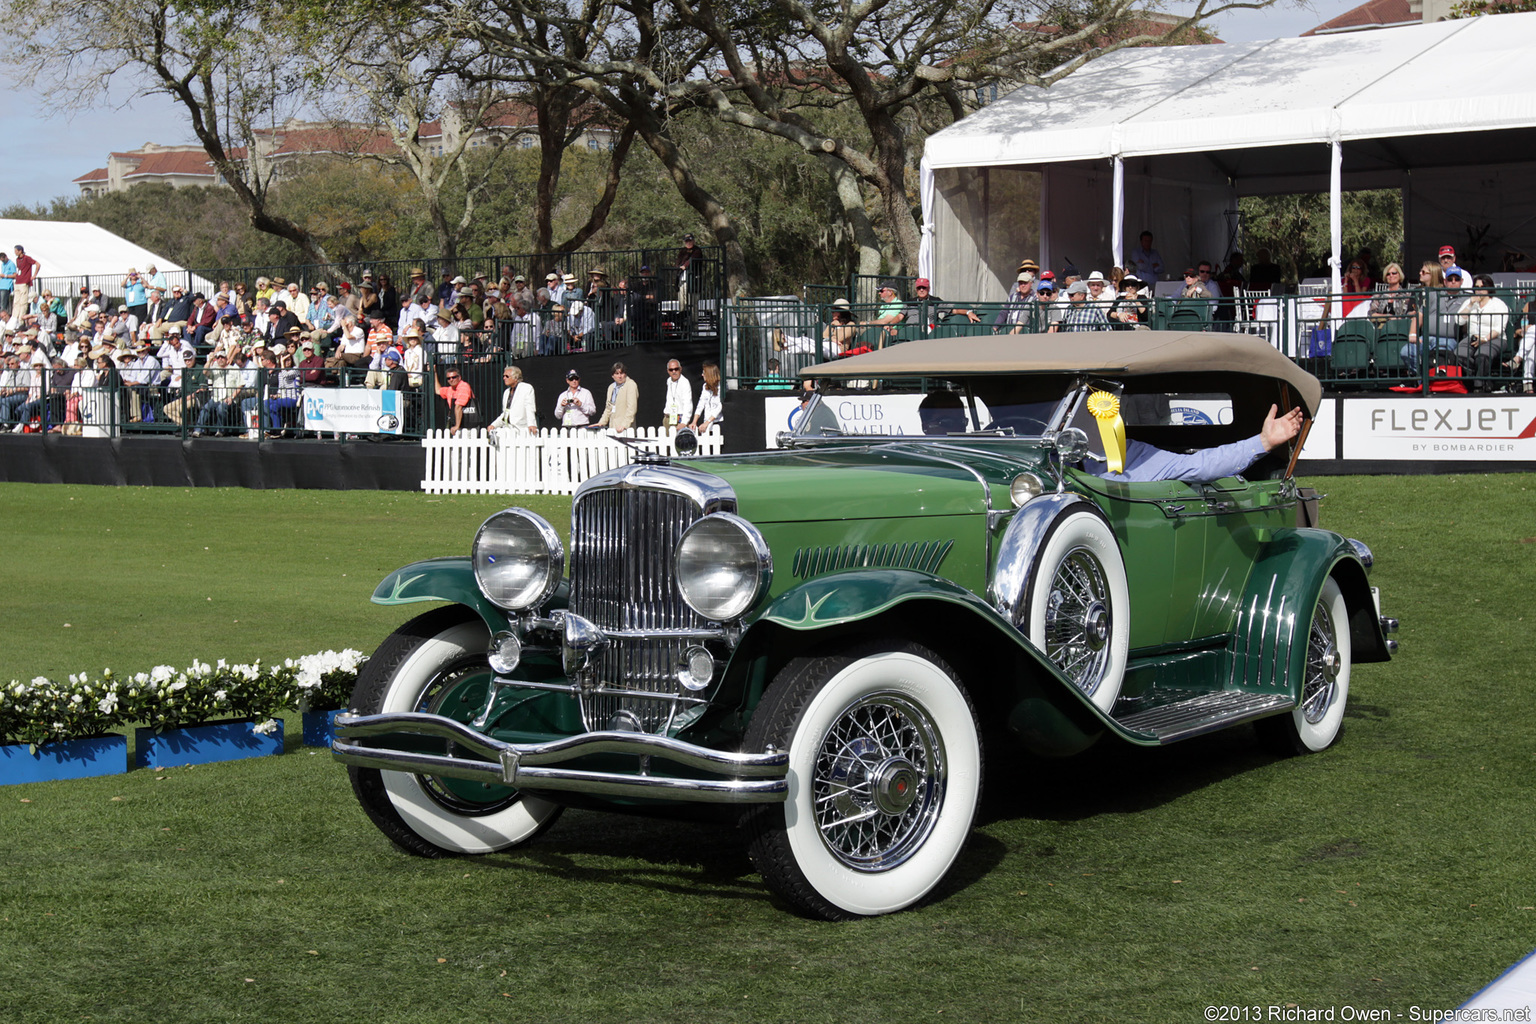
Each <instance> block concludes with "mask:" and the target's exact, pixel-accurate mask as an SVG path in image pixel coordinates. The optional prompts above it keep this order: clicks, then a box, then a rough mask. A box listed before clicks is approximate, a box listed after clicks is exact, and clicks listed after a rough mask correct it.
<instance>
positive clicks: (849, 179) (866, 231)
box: [819, 153, 880, 277]
mask: <svg viewBox="0 0 1536 1024" xmlns="http://www.w3.org/2000/svg"><path fill="white" fill-rule="evenodd" d="M819 159H820V161H821V165H822V166H823V167H825V168H826V169H827V173H828V174H829V175H831V176H832V182H833V184H834V185H836V186H837V198H838V202H839V203H841V204H842V208H843V216H844V217H845V218H846V219H847V221H848V225H849V227H851V228H852V229H853V246H854V253H855V268H856V270H855V272H856V273H858V274H860V275H862V276H865V277H874V276H875V275H877V274H879V273H880V236H879V235H877V234H875V225H874V222H873V221H871V220H870V219H869V211H868V210H867V209H865V208H864V191H863V189H861V188H859V176H858V175H857V174H854V173H853V170H852V169H851V168H850V167H849V166H848V165H847V164H845V163H843V161H841V160H839V159H838V158H837V157H835V156H833V155H832V154H830V153H826V154H822V155H821V156H820V157H819Z"/></svg>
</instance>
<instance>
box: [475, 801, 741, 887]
mask: <svg viewBox="0 0 1536 1024" xmlns="http://www.w3.org/2000/svg"><path fill="white" fill-rule="evenodd" d="M480 863H482V864H484V865H485V866H486V867H496V868H501V869H504V870H509V871H526V872H531V873H534V874H545V875H556V876H559V877H560V878H563V879H571V880H574V881H579V882H592V883H602V884H607V885H614V884H620V885H633V886H637V887H640V888H645V889H650V890H653V891H656V892H665V893H675V894H679V895H692V896H710V897H714V898H723V899H753V900H763V899H767V898H768V890H767V889H766V888H765V887H764V885H763V883H762V880H761V879H760V878H759V877H758V876H757V872H756V870H755V869H754V868H753V867H752V862H751V860H749V859H748V857H747V845H746V839H745V837H744V836H743V835H742V834H741V833H740V832H739V831H738V830H737V829H736V828H735V826H733V825H732V824H730V823H728V822H714V821H689V820H686V819H683V820H680V819H677V818H649V817H640V816H637V815H632V814H608V813H604V812H600V811H582V810H568V811H566V812H565V814H564V815H563V816H562V817H561V819H560V821H559V822H558V823H557V824H556V825H555V827H554V828H552V829H551V830H550V831H549V832H548V833H546V834H545V835H544V836H543V837H541V838H540V839H538V840H537V841H535V842H534V843H532V844H530V845H528V846H526V847H523V848H521V849H519V850H517V851H516V852H514V853H509V854H507V855H504V856H498V857H488V858H485V859H484V860H483V861H480Z"/></svg>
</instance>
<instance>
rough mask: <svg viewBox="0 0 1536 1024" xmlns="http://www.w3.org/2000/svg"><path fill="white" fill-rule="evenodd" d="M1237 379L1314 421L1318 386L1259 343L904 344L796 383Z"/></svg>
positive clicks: (1062, 339)
mask: <svg viewBox="0 0 1536 1024" xmlns="http://www.w3.org/2000/svg"><path fill="white" fill-rule="evenodd" d="M1074 372H1080V373H1092V374H1102V375H1104V376H1106V377H1143V376H1147V375H1150V374H1160V373H1198V372H1216V373H1242V374H1249V375H1252V376H1257V377H1269V378H1272V379H1276V380H1282V381H1285V382H1286V383H1287V384H1289V385H1291V387H1292V388H1294V389H1295V390H1296V392H1297V394H1298V396H1299V397H1300V398H1301V400H1302V402H1304V403H1305V404H1306V407H1307V412H1308V413H1309V414H1315V413H1316V412H1317V404H1318V402H1319V401H1321V400H1322V396H1323V386H1322V384H1320V383H1318V380H1317V378H1316V377H1314V376H1312V375H1311V374H1310V373H1308V372H1307V371H1306V370H1303V369H1302V368H1301V367H1299V366H1297V365H1296V364H1295V363H1293V362H1291V360H1289V359H1287V358H1286V357H1285V356H1283V355H1281V354H1280V352H1279V351H1278V350H1277V349H1275V348H1274V347H1273V346H1271V345H1270V344H1268V343H1267V342H1264V341H1260V340H1259V339H1257V338H1251V337H1244V336H1243V335H1240V334H1224V333H1209V334H1207V333H1204V332H1196V331H1082V332H1074V333H1070V334H992V335H978V336H973V337H959V338H930V339H928V340H925V341H908V342H902V343H901V344H899V345H892V346H890V347H889V348H884V349H881V350H879V351H877V352H868V353H865V354H864V355H858V356H849V357H848V358H846V359H838V360H836V361H834V362H830V363H818V364H816V365H815V366H807V367H805V368H804V369H802V370H801V371H800V375H801V376H803V377H833V378H845V377H863V378H880V377H912V376H921V377H956V376H969V375H972V374H1004V373H1074Z"/></svg>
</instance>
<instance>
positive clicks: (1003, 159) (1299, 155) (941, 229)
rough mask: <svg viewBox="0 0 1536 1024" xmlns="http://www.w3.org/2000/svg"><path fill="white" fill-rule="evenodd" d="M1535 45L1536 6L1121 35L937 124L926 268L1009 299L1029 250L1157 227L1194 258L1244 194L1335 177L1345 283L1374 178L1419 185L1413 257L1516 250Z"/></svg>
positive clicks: (931, 146)
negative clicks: (1347, 199)
mask: <svg viewBox="0 0 1536 1024" xmlns="http://www.w3.org/2000/svg"><path fill="white" fill-rule="evenodd" d="M1533 55H1536V13H1530V14H1507V15H1496V16H1483V17H1478V18H1471V19H1466V20H1461V21H1445V22H1439V23H1437V24H1430V25H1413V26H1407V27H1403V28H1392V29H1380V30H1376V31H1368V32H1349V33H1343V34H1338V35H1328V36H1312V37H1305V38H1294V39H1274V40H1269V41H1267V42H1249V43H1221V44H1210V45H1202V46H1167V47H1146V48H1137V49H1126V50H1120V51H1116V52H1114V53H1109V54H1106V55H1104V56H1102V57H1099V58H1096V59H1094V60H1091V61H1089V62H1088V63H1086V64H1084V65H1083V66H1082V67H1081V68H1079V69H1078V70H1077V71H1075V72H1073V73H1072V74H1070V75H1068V76H1067V77H1065V78H1063V79H1062V80H1060V81H1059V82H1057V83H1056V84H1054V85H1052V86H1050V87H1048V88H1040V87H1033V86H1031V87H1025V88H1022V89H1019V90H1017V91H1016V92H1013V93H1010V94H1009V95H1007V96H1005V97H1002V98H1001V99H999V100H997V101H996V102H994V103H992V104H991V105H989V106H987V107H984V108H983V109H981V110H980V111H978V112H977V113H975V114H973V115H971V116H970V117H967V118H964V119H962V120H960V121H957V122H956V123H955V124H953V125H951V126H950V127H948V128H946V129H944V130H943V131H940V132H937V133H935V134H934V135H933V136H931V137H930V138H929V139H928V141H927V145H926V146H925V149H924V154H923V160H922V182H921V189H922V207H923V237H922V252H921V256H920V261H919V267H920V272H921V273H922V274H923V275H924V276H927V277H930V278H932V279H933V282H934V288H935V291H936V292H937V293H938V294H941V295H955V296H960V295H964V296H979V297H982V298H985V299H998V298H1002V297H1003V296H1005V295H1006V294H1007V292H1008V290H1009V289H1010V288H1011V287H1012V282H1013V279H1014V277H1015V272H1016V269H1017V267H1018V263H1019V260H1020V258H1021V257H1023V256H1037V257H1038V258H1039V260H1040V264H1041V266H1043V267H1051V266H1058V267H1059V266H1060V265H1061V264H1062V263H1064V262H1066V261H1067V260H1071V261H1072V262H1074V263H1075V264H1076V265H1077V266H1079V267H1080V268H1082V269H1083V270H1084V272H1086V271H1087V270H1088V269H1090V268H1095V267H1097V268H1099V269H1104V268H1107V267H1108V266H1109V265H1110V264H1111V263H1114V264H1123V262H1124V259H1123V257H1124V255H1125V252H1126V250H1127V249H1129V248H1133V247H1134V246H1136V245H1137V242H1136V239H1137V236H1138V235H1139V234H1140V233H1141V231H1142V230H1144V229H1145V230H1151V231H1152V232H1153V233H1154V234H1155V236H1156V242H1155V245H1156V248H1158V249H1159V250H1160V251H1161V252H1162V254H1163V257H1164V262H1165V267H1166V270H1165V273H1166V274H1172V275H1177V274H1178V272H1179V270H1181V269H1182V268H1183V267H1184V266H1185V265H1186V263H1187V262H1193V261H1194V260H1196V259H1209V260H1213V261H1215V260H1218V259H1221V258H1224V257H1225V256H1226V255H1227V253H1228V252H1229V251H1230V250H1231V249H1232V248H1235V247H1236V245H1235V230H1236V208H1237V197H1238V196H1240V195H1274V194H1285V193H1295V192H1325V191H1327V192H1330V193H1331V195H1332V210H1331V214H1332V216H1331V220H1332V236H1333V259H1334V269H1333V276H1334V282H1335V283H1334V289H1335V290H1338V277H1339V271H1340V266H1339V262H1338V259H1339V248H1340V238H1339V235H1340V193H1341V191H1344V190H1355V189H1365V188H1397V189H1401V191H1402V196H1403V203H1404V236H1405V247H1406V252H1407V254H1408V256H1409V257H1410V258H1411V260H1412V261H1413V262H1414V263H1417V262H1419V261H1420V260H1421V259H1425V258H1431V259H1432V258H1433V257H1434V255H1435V252H1436V250H1437V249H1438V247H1439V246H1440V245H1445V244H1450V245H1455V246H1456V247H1457V249H1458V252H1463V251H1465V247H1467V246H1468V245H1469V243H1471V242H1474V241H1480V242H1481V244H1482V246H1483V248H1484V258H1483V265H1480V266H1476V267H1470V268H1469V269H1471V270H1497V269H1499V267H1498V266H1497V261H1498V259H1499V257H1500V256H1501V255H1502V252H1503V251H1505V250H1513V251H1524V252H1528V253H1533V254H1536V82H1533V80H1532V78H1531V75H1530V70H1531V63H1532V58H1533ZM1249 255H1250V257H1251V254H1249ZM1380 255H1381V258H1382V260H1383V261H1385V260H1387V259H1391V258H1394V257H1395V256H1396V255H1397V254H1395V253H1391V254H1380ZM1414 276H1415V275H1414V271H1413V270H1412V269H1410V271H1409V274H1408V277H1409V279H1410V280H1412V279H1413V278H1414Z"/></svg>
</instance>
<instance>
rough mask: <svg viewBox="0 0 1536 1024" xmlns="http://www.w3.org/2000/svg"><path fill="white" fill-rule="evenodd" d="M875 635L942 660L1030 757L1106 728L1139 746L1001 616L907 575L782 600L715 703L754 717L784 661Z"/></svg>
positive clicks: (821, 586)
mask: <svg viewBox="0 0 1536 1024" xmlns="http://www.w3.org/2000/svg"><path fill="white" fill-rule="evenodd" d="M807 634H816V635H815V636H808V635H807ZM877 637H878V638H899V639H904V640H912V641H915V642H917V643H921V644H923V645H924V646H925V647H928V648H930V649H932V650H933V651H935V652H936V653H938V654H939V655H941V656H942V657H943V658H944V659H945V660H946V661H948V662H949V663H950V665H952V666H953V667H954V668H955V670H956V672H957V673H958V674H959V676H960V678H962V679H964V680H965V681H966V685H967V688H968V689H969V690H970V691H971V697H972V699H973V700H974V701H975V702H976V705H977V711H978V712H979V713H980V715H981V716H982V720H983V721H984V722H986V723H988V724H989V725H1004V726H1006V727H1007V728H1008V730H1010V731H1011V732H1013V733H1014V734H1015V735H1016V736H1017V737H1018V738H1019V740H1020V741H1022V743H1023V744H1024V746H1026V747H1028V748H1029V749H1031V750H1033V751H1035V752H1036V753H1040V754H1045V755H1064V754H1071V753H1075V752H1077V751H1079V750H1082V749H1084V748H1085V747H1087V746H1088V745H1089V744H1091V743H1092V742H1093V741H1094V740H1095V739H1096V738H1098V736H1099V735H1100V734H1101V733H1103V732H1104V731H1106V730H1108V731H1112V732H1115V733H1117V734H1119V735H1121V736H1123V737H1125V738H1126V739H1128V740H1131V741H1132V742H1139V737H1137V736H1135V735H1134V734H1132V733H1129V732H1127V731H1126V730H1124V729H1122V728H1121V727H1120V726H1118V725H1117V724H1116V723H1115V722H1113V721H1112V720H1111V719H1110V718H1109V717H1108V716H1107V715H1105V714H1104V713H1103V712H1102V711H1100V710H1099V709H1098V708H1097V707H1095V706H1094V705H1093V703H1092V701H1090V700H1089V699H1088V698H1087V697H1085V696H1084V695H1083V693H1082V692H1081V691H1080V690H1078V689H1077V687H1076V686H1074V685H1072V683H1071V682H1070V681H1069V680H1068V679H1067V678H1066V677H1065V676H1063V675H1062V674H1061V673H1060V671H1059V670H1057V668H1056V666H1054V665H1052V664H1051V663H1050V662H1049V661H1048V660H1047V659H1046V657H1045V655H1044V654H1043V653H1042V652H1041V651H1040V650H1039V649H1038V648H1036V647H1035V646H1034V645H1033V644H1031V643H1030V642H1029V640H1028V639H1027V638H1026V637H1025V636H1024V635H1023V634H1022V633H1020V632H1019V631H1018V629H1016V628H1015V627H1014V625H1013V623H1012V622H1010V621H1009V620H1008V618H1007V617H1005V616H1003V615H1002V614H1000V613H999V612H998V611H997V609H995V608H993V607H992V606H991V605H990V604H988V603H987V602H986V601H984V600H983V599H981V598H979V597H977V596H976V595H975V594H974V593H972V592H971V591H969V590H967V589H965V588H964V587H961V586H958V585H957V584H954V583H951V582H949V581H948V580H944V579H940V578H938V577H935V576H929V575H926V574H924V573H920V572H914V571H912V570H909V569H861V570H854V571H851V572H840V573H833V574H830V575H827V576H820V577H817V578H816V579H813V580H808V581H806V582H805V583H803V584H801V585H800V586H798V587H795V588H793V589H792V590H789V591H786V592H785V593H783V594H781V595H780V596H779V597H778V598H776V599H775V600H774V601H773V603H772V604H770V605H769V606H768V608H767V609H766V610H765V611H764V612H763V614H762V615H761V616H759V617H758V618H757V619H756V620H755V621H754V622H753V623H752V624H751V625H750V626H749V627H748V628H747V630H746V631H745V633H744V634H743V635H742V638H741V643H740V645H739V646H738V647H737V649H736V651H735V652H734V654H733V656H732V659H731V664H730V666H729V667H728V669H727V673H726V678H725V680H723V683H722V690H721V697H723V698H724V699H726V700H728V701H729V700H732V699H733V698H736V699H739V700H740V706H741V708H742V709H743V711H744V713H745V715H746V717H748V718H750V714H751V709H752V708H754V707H755V706H756V704H757V702H758V701H759V700H760V699H761V696H762V692H763V690H764V689H765V688H766V686H767V685H768V683H770V682H772V679H773V677H774V675H776V674H777V672H778V670H779V669H780V668H782V667H783V665H784V664H785V663H787V662H788V660H789V659H790V658H793V657H795V656H799V655H805V654H811V653H813V652H816V651H820V652H822V653H825V652H826V651H828V650H829V649H830V650H835V649H836V648H838V647H840V646H844V645H849V644H855V643H858V642H860V641H861V640H865V639H869V638H877Z"/></svg>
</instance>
